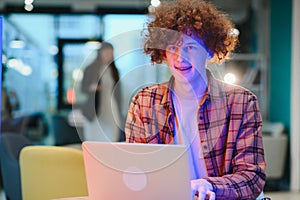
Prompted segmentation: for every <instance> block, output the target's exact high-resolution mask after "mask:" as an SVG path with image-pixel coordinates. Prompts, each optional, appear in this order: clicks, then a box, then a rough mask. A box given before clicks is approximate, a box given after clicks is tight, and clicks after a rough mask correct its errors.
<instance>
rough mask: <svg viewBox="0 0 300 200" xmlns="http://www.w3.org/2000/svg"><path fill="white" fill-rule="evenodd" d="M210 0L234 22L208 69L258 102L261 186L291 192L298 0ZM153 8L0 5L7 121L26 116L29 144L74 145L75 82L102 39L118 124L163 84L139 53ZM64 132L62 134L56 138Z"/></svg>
mask: <svg viewBox="0 0 300 200" xmlns="http://www.w3.org/2000/svg"><path fill="white" fill-rule="evenodd" d="M211 2H212V3H214V4H215V5H217V6H218V7H220V8H221V9H223V10H224V11H225V12H227V13H228V14H229V17H230V18H231V19H232V21H233V22H234V23H235V24H236V28H237V29H236V30H235V31H238V32H239V37H240V45H239V47H238V48H237V49H236V52H235V54H234V55H233V57H232V60H231V61H229V62H226V63H224V64H222V65H221V66H216V65H213V66H209V68H210V69H211V70H212V71H213V72H214V73H215V75H216V76H217V77H219V78H220V79H223V80H225V81H228V82H231V83H233V84H238V85H241V86H244V87H247V88H249V89H250V90H252V91H253V92H254V93H255V94H256V95H257V96H258V99H259V101H260V108H261V111H262V115H263V118H264V126H263V127H264V128H263V136H264V145H265V151H266V159H267V165H268V166H267V175H268V181H267V184H266V187H265V190H266V191H288V190H296V191H299V190H300V167H299V166H300V164H299V163H300V156H299V155H297V152H299V151H300V150H299V148H300V137H299V133H298V130H299V129H298V128H300V127H298V126H300V125H299V124H300V123H299V121H297V120H299V118H300V116H299V115H300V114H298V113H300V108H299V106H298V105H297V102H298V103H299V101H298V100H299V93H300V91H299V90H298V89H297V88H298V87H295V86H297V85H299V84H300V83H299V84H298V82H297V80H296V79H295V78H294V76H295V75H296V74H297V72H298V74H299V69H298V68H299V66H300V61H299V60H298V59H297V57H295V56H294V55H296V54H298V55H299V53H300V52H299V48H300V42H299V38H298V37H299V36H297V35H300V34H299V29H300V28H299V24H300V22H299V19H300V17H299V12H300V5H299V2H298V1H297V0H286V1H284V2H283V1H281V0H263V1H262V0H243V1H239V0H226V1H224V0H211ZM158 4H159V1H158V0H151V1H150V0H89V1H80V0H65V1H60V0H51V1H50V0H38V1H37V0H36V1H34V0H25V1H24V0H1V2H0V15H1V16H2V17H3V33H2V35H3V38H2V43H3V47H2V65H3V66H5V69H6V72H5V81H4V82H3V83H2V84H3V85H4V86H5V88H6V89H7V91H14V92H15V93H16V95H17V97H18V102H19V105H18V109H15V110H13V111H12V113H13V116H14V118H20V117H21V118H26V123H23V124H22V128H24V132H23V133H22V134H23V135H25V136H26V137H27V138H29V140H31V141H32V142H33V143H35V144H47V145H67V144H74V143H80V142H81V140H82V117H83V116H82V114H81V112H80V109H78V108H79V107H80V105H81V104H82V103H84V101H85V100H86V96H85V95H84V94H83V93H82V92H81V90H80V88H81V81H82V78H83V72H84V70H85V68H86V67H87V66H88V65H89V64H90V63H92V62H93V60H94V59H95V58H96V52H97V48H98V47H99V42H101V41H107V42H109V43H111V44H112V45H113V47H114V58H115V64H116V66H117V68H118V71H119V75H120V81H119V83H118V87H120V88H121V91H122V96H121V102H122V103H121V105H120V108H121V111H120V115H121V117H122V118H123V119H125V118H126V113H127V109H128V105H129V101H130V98H131V97H132V96H133V94H134V93H135V92H136V91H137V90H139V89H140V88H141V87H143V86H145V85H148V84H152V83H155V82H161V81H165V80H167V79H168V78H169V76H170V73H169V72H168V69H167V67H166V66H165V65H164V64H162V65H161V66H158V67H152V66H151V65H152V64H151V62H150V58H149V57H147V56H145V55H144V54H143V48H142V38H141V31H142V29H143V28H144V27H145V26H144V25H145V23H146V22H147V19H148V17H149V15H150V16H151V12H153V11H154V10H155V6H157V5H158ZM295 20H296V21H295ZM297 20H298V21H297ZM295 33H298V34H295ZM298 57H299V56H298ZM121 121H122V120H121ZM58 124H59V125H58ZM120 127H121V125H120ZM61 130H65V131H61ZM1 132H4V130H3V129H2V131H1ZM66 132H71V133H68V136H65V137H63V136H62V134H65V133H66ZM62 138H64V139H63V141H62ZM291 160H293V162H291Z"/></svg>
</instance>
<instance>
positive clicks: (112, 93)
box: [81, 42, 124, 142]
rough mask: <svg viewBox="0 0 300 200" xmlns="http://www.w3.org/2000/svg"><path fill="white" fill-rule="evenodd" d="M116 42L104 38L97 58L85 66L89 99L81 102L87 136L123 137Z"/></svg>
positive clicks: (83, 85)
mask: <svg viewBox="0 0 300 200" xmlns="http://www.w3.org/2000/svg"><path fill="white" fill-rule="evenodd" d="M113 50H114V49H113V46H112V45H111V44H110V43H107V42H102V43H101V47H100V48H99V49H98V52H97V57H96V59H95V60H94V61H93V62H92V63H91V64H90V65H89V66H87V67H86V69H85V71H84V76H83V80H82V83H81V89H82V92H83V93H85V94H86V95H87V101H86V103H84V105H83V106H82V113H83V115H84V116H85V120H84V123H83V137H84V140H89V141H111V142H116V141H120V140H124V136H123V132H122V131H121V129H120V127H119V126H120V124H121V121H122V117H121V111H120V106H121V102H120V101H121V94H120V92H121V91H120V89H119V88H120V87H119V86H118V85H117V83H118V81H119V72H118V69H117V68H116V66H115V63H114V56H113Z"/></svg>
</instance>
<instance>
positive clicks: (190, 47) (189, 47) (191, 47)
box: [186, 45, 196, 50]
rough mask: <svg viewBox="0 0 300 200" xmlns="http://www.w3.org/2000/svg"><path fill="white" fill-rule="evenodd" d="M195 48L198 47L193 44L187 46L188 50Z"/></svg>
mask: <svg viewBox="0 0 300 200" xmlns="http://www.w3.org/2000/svg"><path fill="white" fill-rule="evenodd" d="M195 48H196V47H194V46H192V45H191V46H187V47H186V49H187V50H193V49H195Z"/></svg>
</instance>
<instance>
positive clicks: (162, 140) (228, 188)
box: [125, 0, 266, 200]
mask: <svg viewBox="0 0 300 200" xmlns="http://www.w3.org/2000/svg"><path fill="white" fill-rule="evenodd" d="M234 30H235V27H234V25H233V23H232V22H231V21H230V20H229V19H228V18H227V16H226V14H224V13H222V12H221V11H219V10H217V9H216V7H214V6H213V5H212V4H210V3H208V2H207V1H202V0H175V1H166V2H162V3H161V5H160V6H159V7H158V8H156V11H155V16H154V19H152V21H150V22H149V23H148V26H147V32H146V35H145V36H146V41H145V44H144V50H145V53H146V54H149V55H150V56H151V60H152V62H153V63H162V62H166V63H167V64H168V67H169V69H170V72H171V74H172V77H171V78H170V80H169V81H168V82H165V83H159V84H155V85H152V86H148V87H145V88H143V89H142V90H141V91H139V92H138V93H137V94H136V95H135V96H134V97H133V99H132V102H131V104H130V108H129V111H128V116H127V121H126V127H125V132H126V142H136V143H158V144H184V145H186V147H187V152H188V158H189V167H190V175H191V177H190V178H191V190H192V192H193V194H192V195H193V196H194V195H196V196H198V197H197V199H199V200H200V199H205V198H209V199H255V198H257V197H258V196H259V195H260V194H261V193H262V190H263V187H264V184H265V180H266V175H265V159H264V149H263V143H262V134H261V128H262V118H261V114H260V109H259V105H258V100H257V97H256V96H255V95H254V94H253V93H252V92H250V91H249V90H247V89H245V88H243V87H240V86H236V85H230V84H227V83H225V82H223V81H221V80H217V79H216V78H214V76H213V75H212V73H211V72H210V71H209V70H208V69H207V68H206V64H207V62H208V61H209V62H215V63H222V62H223V61H224V60H225V59H227V58H229V56H230V53H231V52H232V51H233V50H234V48H235V46H236V45H237V43H238V35H237V34H236V33H235V31H234ZM179 173H180V172H179Z"/></svg>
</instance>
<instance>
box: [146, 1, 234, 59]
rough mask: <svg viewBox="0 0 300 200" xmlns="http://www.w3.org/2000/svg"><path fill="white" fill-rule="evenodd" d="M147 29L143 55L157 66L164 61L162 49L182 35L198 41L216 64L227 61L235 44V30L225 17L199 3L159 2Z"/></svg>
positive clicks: (223, 14) (212, 8) (163, 50)
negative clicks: (147, 56) (192, 36)
mask: <svg viewBox="0 0 300 200" xmlns="http://www.w3.org/2000/svg"><path fill="white" fill-rule="evenodd" d="M147 25H148V26H147V30H146V31H147V33H146V34H145V37H146V41H145V44H144V52H145V53H146V54H150V56H151V61H152V62H153V63H158V64H160V63H162V62H163V61H164V59H165V55H166V51H165V49H166V46H167V45H168V44H174V42H176V40H178V39H179V37H180V36H179V35H182V34H187V35H189V36H190V35H191V34H193V35H195V36H196V37H197V38H199V39H200V40H201V41H202V42H203V43H204V45H205V47H206V49H207V51H208V52H209V53H210V54H211V56H212V57H213V58H212V61H214V62H217V63H221V62H222V61H223V60H224V59H226V58H228V57H229V54H230V53H231V52H232V51H233V50H234V48H235V46H236V44H237V43H238V35H237V34H234V33H232V30H234V28H235V26H234V24H233V23H232V22H231V21H230V20H229V19H228V17H227V15H226V14H225V13H223V12H221V11H220V10H218V9H217V8H216V7H215V6H214V5H212V4H211V3H208V2H207V1H203V0H174V1H171V2H170V1H169V2H166V1H164V2H161V4H160V6H158V7H157V8H156V10H155V16H154V20H153V21H150V22H149V23H148V24H147ZM174 33H178V34H174Z"/></svg>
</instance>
